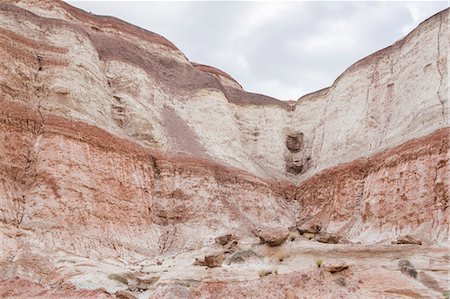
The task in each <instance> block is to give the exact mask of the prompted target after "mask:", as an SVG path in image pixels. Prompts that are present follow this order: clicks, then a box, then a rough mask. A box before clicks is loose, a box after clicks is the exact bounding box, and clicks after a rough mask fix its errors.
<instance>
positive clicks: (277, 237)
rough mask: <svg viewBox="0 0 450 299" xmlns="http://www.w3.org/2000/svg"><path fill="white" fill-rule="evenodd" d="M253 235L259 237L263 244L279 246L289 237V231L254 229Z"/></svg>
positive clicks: (281, 229)
mask: <svg viewBox="0 0 450 299" xmlns="http://www.w3.org/2000/svg"><path fill="white" fill-rule="evenodd" d="M253 234H254V235H255V236H257V237H258V238H259V240H260V243H261V244H267V245H269V246H279V245H281V244H282V243H283V242H284V241H286V240H287V238H288V237H289V230H287V229H283V228H265V229H261V228H260V229H254V230H253Z"/></svg>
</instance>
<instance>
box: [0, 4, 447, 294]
mask: <svg viewBox="0 0 450 299" xmlns="http://www.w3.org/2000/svg"><path fill="white" fill-rule="evenodd" d="M448 15H449V13H448V10H446V11H443V12H441V13H439V14H437V15H435V16H433V17H431V18H430V19H428V20H426V21H425V22H423V23H422V24H421V25H419V27H418V28H416V29H415V30H414V31H412V32H411V33H410V34H408V35H407V36H406V37H405V38H403V39H402V40H400V41H398V42H396V43H395V44H394V45H392V46H390V47H388V48H386V49H383V50H380V51H379V52H377V53H374V54H372V55H370V56H368V57H366V58H364V59H362V60H361V61H359V62H357V63H355V64H354V65H352V66H351V67H349V68H348V69H347V70H346V71H345V72H344V73H343V74H342V75H341V76H340V77H339V78H338V79H337V80H336V81H335V82H334V84H333V85H332V86H331V87H329V88H326V89H323V90H320V91H318V92H316V93H312V94H309V95H306V96H304V97H302V98H300V99H299V100H298V101H297V102H296V103H295V104H291V103H287V102H282V101H279V100H276V99H273V98H270V97H267V96H264V95H259V94H253V93H248V92H246V91H245V90H244V89H243V88H242V86H241V85H240V84H239V83H238V82H237V81H236V80H234V79H233V78H232V77H231V76H230V75H229V74H226V73H225V72H223V71H221V70H218V69H215V68H213V67H209V66H205V65H201V64H197V63H192V62H190V61H189V60H188V59H187V58H186V57H185V55H184V54H183V53H182V52H181V51H180V50H178V49H177V48H176V46H174V45H173V44H172V43H171V42H169V41H167V40H166V39H165V38H163V37H161V36H159V35H157V34H154V33H151V32H148V31H145V30H143V29H140V28H137V27H134V26H132V25H130V24H127V23H125V22H123V21H120V20H118V19H115V18H111V17H101V16H95V15H92V14H88V13H86V12H83V11H81V10H78V9H76V8H73V7H71V6H69V5H67V4H65V3H63V2H59V1H33V0H29V1H12V0H9V1H3V2H2V3H0V60H1V64H2V68H0V78H1V81H0V88H1V90H0V107H1V109H0V140H2V142H1V143H0V154H1V157H2V159H1V160H0V182H1V184H0V204H1V205H0V206H1V210H0V212H1V214H0V244H1V246H0V257H1V261H0V280H2V281H0V296H4V297H8V296H13V295H14V294H16V295H17V296H19V297H24V298H26V297H30V296H31V297H38V296H41V297H49V296H53V297H64V298H67V297H74V298H79V297H80V296H82V297H89V296H90V297H95V298H97V297H102V296H103V297H110V296H113V294H116V295H114V296H117V297H120V296H121V295H120V294H122V296H132V295H134V296H141V297H143V298H148V297H155V298H157V297H205V298H206V297H220V296H225V297H227V296H231V297H235V298H241V297H243V296H247V297H252V296H253V297H263V296H271V297H274V298H275V297H283V296H286V297H287V298H296V296H297V297H298V296H300V297H302V296H306V297H324V298H330V296H334V297H336V298H340V296H341V297H342V296H345V297H355V298H361V297H375V296H379V295H380V294H382V295H383V296H387V297H398V296H408V295H411V294H412V295H411V296H419V297H424V296H429V297H433V298H434V297H439V296H441V293H442V292H444V291H445V290H446V287H445V285H446V284H447V283H448V281H447V280H446V279H447V277H448V276H447V274H448V269H447V268H446V264H447V263H448V252H447V250H446V249H445V246H448V225H449V222H448V221H449V219H448V218H449V217H448V198H449V193H448V188H449V180H450V178H449V169H448V160H449V150H448V149H449V133H450V129H449V128H448V119H449V112H448V67H447V58H448V43H449V39H448ZM304 223H306V224H304ZM302 224H303V225H311V224H317V225H320V227H321V232H320V233H319V232H314V233H312V234H313V235H314V234H316V238H317V239H318V240H322V241H323V240H324V239H323V238H324V237H325V236H328V237H330V235H329V234H333V236H334V235H336V236H339V238H340V241H339V244H323V243H320V242H313V241H309V240H308V238H309V237H308V235H305V234H304V232H302V229H301V226H302ZM297 228H300V230H297ZM273 229H276V230H277V231H276V232H273V231H272V230H273ZM288 230H290V236H289V240H288V241H286V242H284V243H282V245H280V246H275V247H270V246H267V244H258V238H257V236H261V235H260V233H258V232H256V231H260V232H261V231H264V232H265V231H267V232H268V233H270V234H271V235H275V236H282V235H285V234H287V233H288ZM228 233H231V234H234V237H235V238H236V242H237V244H234V241H232V242H227V243H225V244H222V245H224V246H225V247H226V246H231V247H229V248H228V247H227V248H224V247H223V246H222V245H221V244H220V242H219V244H216V243H215V241H214V239H215V238H216V237H218V236H221V235H224V234H228ZM299 233H300V234H302V233H303V236H299ZM308 233H309V234H311V232H307V234H308ZM405 235H413V236H414V237H415V238H416V239H420V240H421V242H422V246H418V245H390V243H391V241H396V240H397V241H398V239H399V238H400V239H401V237H404V236H405ZM286 238H287V235H286ZM321 238H322V239H321ZM291 240H292V241H291ZM329 240H331V239H329ZM399 242H400V241H399ZM219 253H220V254H222V255H223V256H224V257H225V261H224V262H223V265H222V267H217V268H206V269H205V268H204V267H202V266H198V265H193V263H194V261H195V259H196V258H203V257H205V256H208V255H214V254H219ZM317 259H324V260H325V263H330V264H333V263H335V262H337V261H340V262H345V263H346V264H347V265H351V266H350V268H349V269H347V270H344V271H343V272H342V274H341V272H339V274H338V275H340V276H339V277H337V276H336V273H335V272H333V274H331V273H328V272H327V271H323V270H317V266H315V262H316V260H317ZM399 259H409V260H410V261H411V262H412V263H413V264H414V267H415V268H416V270H414V271H416V275H415V277H414V278H413V277H411V276H408V275H405V274H403V273H402V272H401V271H399V270H398V266H397V263H398V260H399ZM275 268H276V269H277V270H278V271H277V273H278V276H276V275H274V274H272V275H267V276H266V275H265V274H264V275H261V271H266V272H265V273H266V274H267V273H268V272H270V271H269V270H271V271H273V272H274V269H275ZM325 269H326V268H325ZM258 272H260V275H259V276H261V277H258ZM403 272H404V271H403ZM417 272H418V273H417ZM374 273H379V275H381V276H382V278H380V277H377V275H374ZM16 276H19V277H22V278H17V279H13V278H14V277H16ZM338 280H339V281H338ZM342 281H344V283H342ZM363 282H364V283H363ZM393 282H395V283H393ZM392 286H401V287H392ZM100 288H104V291H102V290H98V289H100ZM1 289H3V290H4V291H3V292H2V291H1ZM85 289H92V290H93V291H86V290H85ZM124 290H127V291H126V292H128V293H124V292H125V291H124ZM120 291H123V292H122V293H116V292H120Z"/></svg>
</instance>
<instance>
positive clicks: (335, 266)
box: [321, 261, 349, 273]
mask: <svg viewBox="0 0 450 299" xmlns="http://www.w3.org/2000/svg"><path fill="white" fill-rule="evenodd" d="M348 267H349V265H347V264H346V263H344V262H340V261H338V262H334V263H326V264H325V265H322V267H321V268H322V269H323V270H324V271H327V272H330V273H337V272H341V271H343V270H345V269H348Z"/></svg>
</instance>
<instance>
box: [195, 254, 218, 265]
mask: <svg viewBox="0 0 450 299" xmlns="http://www.w3.org/2000/svg"><path fill="white" fill-rule="evenodd" d="M223 260H224V256H223V254H222V253H217V254H211V255H207V256H205V258H204V259H203V260H201V259H197V258H196V259H195V262H194V265H196V266H206V267H208V268H215V267H220V266H222V262H223Z"/></svg>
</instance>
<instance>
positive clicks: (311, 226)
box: [297, 222, 322, 235]
mask: <svg viewBox="0 0 450 299" xmlns="http://www.w3.org/2000/svg"><path fill="white" fill-rule="evenodd" d="M321 229H322V226H321V225H320V224H318V223H314V222H306V223H304V224H302V225H301V226H300V227H298V228H297V230H298V232H299V233H300V234H301V235H303V234H318V233H319V232H320V230H321Z"/></svg>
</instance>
